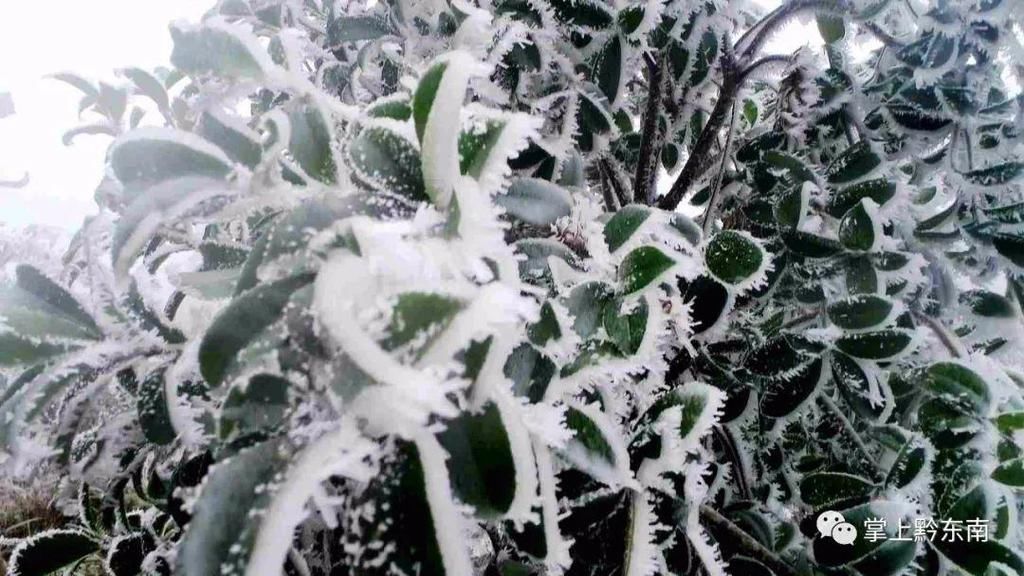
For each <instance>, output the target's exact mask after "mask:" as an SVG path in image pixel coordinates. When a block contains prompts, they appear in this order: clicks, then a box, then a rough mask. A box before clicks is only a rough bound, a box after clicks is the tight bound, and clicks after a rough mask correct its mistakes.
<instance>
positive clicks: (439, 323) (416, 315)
mask: <svg viewBox="0 0 1024 576" xmlns="http://www.w3.org/2000/svg"><path fill="white" fill-rule="evenodd" d="M462 309H463V303H462V302H461V301H460V300H457V299H455V298H452V297H450V296H446V295H444V294H431V293H427V292H406V293H404V294H400V295H399V296H398V301H397V302H396V303H395V306H394V308H393V309H392V316H391V323H390V324H389V326H388V329H387V336H386V338H385V339H384V341H383V342H382V343H381V346H383V347H384V349H385V350H394V349H396V348H398V347H400V346H404V345H406V344H408V343H410V342H412V341H413V340H419V339H420V338H421V336H422V335H423V334H425V333H426V334H429V335H431V336H436V335H437V334H438V333H439V332H441V331H442V330H444V329H445V328H446V327H447V326H448V324H449V323H451V321H452V320H453V319H454V318H455V316H456V315H457V314H458V313H459V312H460V311H461V310H462Z"/></svg>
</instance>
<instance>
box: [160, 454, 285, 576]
mask: <svg viewBox="0 0 1024 576" xmlns="http://www.w3.org/2000/svg"><path fill="white" fill-rule="evenodd" d="M281 452H282V443H281V442H280V441H276V440H275V441H268V442H264V443H262V444H259V445H257V446H255V447H252V448H249V449H246V450H244V451H242V452H240V453H238V454H237V455H235V456H233V457H231V458H229V459H227V460H226V461H224V462H221V463H219V464H218V465H217V466H215V467H213V469H212V470H210V474H209V475H208V476H207V477H206V480H205V481H204V482H203V485H202V490H201V492H200V494H199V499H198V500H196V502H195V506H194V507H193V510H192V520H191V521H190V522H189V524H188V529H187V530H186V531H185V536H184V538H183V539H182V541H181V545H180V547H179V549H178V554H177V559H176V569H175V572H176V573H179V574H182V575H185V576H200V575H202V576H208V575H209V574H222V573H224V571H225V570H228V571H233V570H237V569H239V568H244V566H245V564H246V561H247V560H248V555H249V554H250V553H251V550H250V548H251V546H252V539H253V537H254V532H255V531H256V530H257V529H258V522H255V523H254V522H253V520H252V518H251V517H250V514H251V512H252V511H254V510H260V509H263V508H265V506H266V505H267V502H268V500H269V499H270V492H269V491H268V490H266V489H265V488H269V487H270V484H271V483H272V482H273V481H274V476H275V475H276V474H278V473H279V472H280V471H281V470H282V469H283V468H284V467H285V466H286V463H287V459H286V457H285V455H283V454H282V453H281ZM261 486H263V487H265V488H264V489H261V488H260V487H261Z"/></svg>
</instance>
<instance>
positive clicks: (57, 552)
mask: <svg viewBox="0 0 1024 576" xmlns="http://www.w3.org/2000/svg"><path fill="white" fill-rule="evenodd" d="M99 549H100V545H99V542H97V541H96V540H94V539H93V538H92V537H91V536H89V535H88V534H86V533H84V532H80V531H78V530H49V531H46V532H41V533H39V534H37V535H35V536H32V537H31V538H28V539H25V540H22V541H21V543H19V544H18V546H17V547H16V548H15V549H14V551H13V552H11V557H10V563H9V564H8V566H7V573H8V574H11V575H16V576H46V575H48V574H53V573H56V572H58V571H59V570H61V569H62V568H66V567H68V566H70V565H71V564H73V563H74V562H77V561H79V560H81V559H82V558H85V557H86V556H89V555H91V554H95V553H96V552H98V551H99Z"/></svg>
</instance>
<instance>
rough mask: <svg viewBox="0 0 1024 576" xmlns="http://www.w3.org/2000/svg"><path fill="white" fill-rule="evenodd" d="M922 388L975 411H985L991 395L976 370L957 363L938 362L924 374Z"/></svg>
mask: <svg viewBox="0 0 1024 576" xmlns="http://www.w3.org/2000/svg"><path fill="white" fill-rule="evenodd" d="M921 384H922V386H923V387H924V388H925V389H926V390H928V391H929V392H931V393H932V394H934V395H937V396H942V397H946V398H950V399H953V400H956V401H958V402H965V403H966V404H967V405H968V406H970V407H972V409H973V410H976V411H978V412H982V411H984V409H985V408H987V407H988V404H989V400H990V395H989V391H988V384H986V383H985V380H984V379H983V378H982V377H981V376H979V375H978V374H977V373H976V372H975V371H974V370H971V369H970V368H967V367H966V366H963V365H962V364H958V363H956V362H936V363H934V364H932V365H931V366H929V367H928V369H927V370H926V371H925V373H924V378H923V381H922V383H921Z"/></svg>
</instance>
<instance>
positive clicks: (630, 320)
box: [604, 298, 648, 356]
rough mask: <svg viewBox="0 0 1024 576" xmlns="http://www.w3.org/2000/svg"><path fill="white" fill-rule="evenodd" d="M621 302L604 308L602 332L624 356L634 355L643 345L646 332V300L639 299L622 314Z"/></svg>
mask: <svg viewBox="0 0 1024 576" xmlns="http://www.w3.org/2000/svg"><path fill="white" fill-rule="evenodd" d="M622 304H623V302H622V300H621V299H620V300H618V301H616V302H612V303H609V304H608V305H606V306H605V307H604V330H605V332H606V333H607V334H608V337H609V338H611V340H612V342H613V343H614V344H615V346H616V347H617V348H618V349H619V351H620V352H622V353H623V354H625V355H627V356H628V355H630V354H635V353H636V351H637V350H639V349H640V344H641V343H643V340H644V334H645V332H646V331H647V314H648V309H647V299H646V298H640V299H639V300H638V301H637V302H636V303H635V305H634V306H635V307H634V308H632V309H631V310H630V311H629V312H628V313H626V314H622V313H621V309H622Z"/></svg>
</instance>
